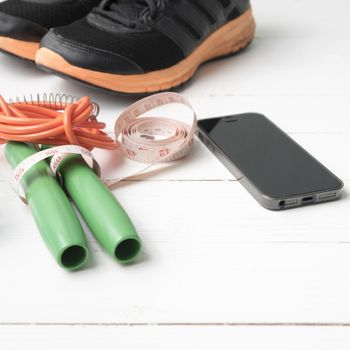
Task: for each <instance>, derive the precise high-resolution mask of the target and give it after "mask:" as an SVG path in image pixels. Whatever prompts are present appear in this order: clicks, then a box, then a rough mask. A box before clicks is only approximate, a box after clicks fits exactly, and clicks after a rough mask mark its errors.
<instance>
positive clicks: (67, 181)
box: [59, 155, 141, 263]
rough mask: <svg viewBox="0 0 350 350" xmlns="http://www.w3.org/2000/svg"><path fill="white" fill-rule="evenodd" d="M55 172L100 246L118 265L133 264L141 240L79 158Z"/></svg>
mask: <svg viewBox="0 0 350 350" xmlns="http://www.w3.org/2000/svg"><path fill="white" fill-rule="evenodd" d="M59 172H60V173H61V177H62V180H63V184H64V187H65V189H66V191H67V193H68V194H69V195H70V196H71V198H72V200H73V202H74V203H75V205H76V206H77V208H78V209H79V211H80V213H81V215H82V216H83V218H84V220H85V221H86V223H87V224H88V226H89V228H90V230H91V232H92V233H93V235H94V236H95V237H96V239H97V240H98V242H99V243H100V244H101V246H102V247H103V248H104V249H105V250H106V251H107V252H108V253H109V254H110V255H111V256H112V257H113V258H114V259H116V260H117V261H118V262H120V263H129V262H131V261H133V260H134V259H135V258H136V256H137V255H138V254H139V252H140V250H141V240H140V238H139V237H138V235H137V232H136V230H135V227H134V225H133V224H132V222H131V220H130V218H129V216H128V215H127V213H126V212H125V210H124V209H123V207H122V206H121V205H120V203H119V202H118V201H117V200H116V198H115V197H114V195H113V194H112V193H111V192H110V191H109V190H108V189H107V188H106V187H105V185H104V184H103V183H102V181H101V180H100V179H99V177H98V176H97V175H96V174H95V173H94V171H93V170H92V169H91V168H90V167H89V166H88V165H87V164H86V162H85V161H84V159H83V158H82V157H81V156H79V155H70V156H68V157H67V158H65V159H64V160H63V161H62V163H61V165H60V167H59Z"/></svg>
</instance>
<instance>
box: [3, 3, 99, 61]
mask: <svg viewBox="0 0 350 350" xmlns="http://www.w3.org/2000/svg"><path fill="white" fill-rule="evenodd" d="M100 2H101V0H7V1H5V2H1V3H0V50H2V51H5V52H7V53H10V54H13V55H15V56H19V57H21V58H25V59H29V60H33V61H34V59H35V53H36V51H37V49H38V48H39V42H40V40H41V38H42V37H43V36H44V35H45V34H46V33H47V31H48V30H49V29H50V28H53V27H58V26H63V25H67V24H69V23H72V22H73V21H76V20H77V19H79V18H82V17H84V16H86V15H87V14H88V13H89V12H90V11H91V9H92V8H93V7H95V6H97V5H98V4H99V3H100Z"/></svg>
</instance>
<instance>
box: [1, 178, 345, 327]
mask: <svg viewBox="0 0 350 350" xmlns="http://www.w3.org/2000/svg"><path fill="white" fill-rule="evenodd" d="M0 188H1V190H0V193H1V200H0V203H1V208H0V210H1V212H2V213H6V214H5V215H2V216H1V221H0V224H1V225H0V245H1V254H0V266H1V276H2V288H1V289H0V310H1V313H0V322H126V323H128V322H147V323H149V322H151V323H153V322H223V323H225V322H350V302H349V298H348V295H349V293H350V283H349V279H348V275H349V273H350V265H349V264H348V257H349V254H350V245H349V244H345V243H349V227H350V221H349V214H348V208H349V197H348V196H345V198H344V199H343V200H342V201H339V202H334V203H329V204H323V205H318V206H310V207H307V208H303V209H297V210H289V211H285V212H279V213H276V212H271V211H267V210H265V209H263V208H260V207H259V206H258V204H256V203H255V201H254V200H253V199H251V198H250V196H249V195H248V194H247V193H246V191H245V190H244V189H243V188H241V186H240V185H239V184H238V183H232V182H225V181H222V182H215V183H213V182H206V183H201V182H181V181H180V182H165V183H164V182H156V183H152V184H151V185H150V184H149V183H145V182H136V183H133V184H131V185H130V186H129V185H128V186H126V184H124V186H122V187H120V188H119V189H118V190H116V192H115V194H116V196H117V197H118V198H119V199H120V201H121V202H122V203H123V205H124V206H125V208H126V210H127V211H128V213H129V215H130V216H131V218H132V219H133V221H134V223H135V225H136V227H137V228H138V230H139V233H140V235H141V236H142V238H143V240H144V251H143V255H142V257H141V260H140V261H139V263H138V264H135V265H132V266H129V267H121V266H118V265H117V264H116V263H114V262H113V261H112V260H111V259H110V258H109V257H107V256H106V255H105V254H104V253H103V252H101V249H100V248H99V247H98V245H97V244H96V243H95V242H94V241H93V240H92V238H91V237H89V241H90V247H91V251H92V254H93V257H92V260H91V262H90V266H89V268H87V269H85V270H84V271H81V272H77V273H67V272H65V271H63V270H61V269H60V268H59V267H58V266H56V264H55V262H54V261H53V259H52V258H51V257H50V256H49V253H48V252H47V250H46V248H45V247H44V246H43V243H42V242H41V239H40V238H39V236H38V234H37V232H36V228H35V226H34V224H33V222H32V220H31V218H30V214H29V212H28V210H27V209H26V208H25V207H23V206H22V205H21V204H20V202H19V200H17V199H14V196H13V194H12V193H11V191H10V190H9V189H8V188H7V187H6V186H5V185H4V184H0ZM10 197H11V198H12V199H9V198H10ZM191 210H192V211H191Z"/></svg>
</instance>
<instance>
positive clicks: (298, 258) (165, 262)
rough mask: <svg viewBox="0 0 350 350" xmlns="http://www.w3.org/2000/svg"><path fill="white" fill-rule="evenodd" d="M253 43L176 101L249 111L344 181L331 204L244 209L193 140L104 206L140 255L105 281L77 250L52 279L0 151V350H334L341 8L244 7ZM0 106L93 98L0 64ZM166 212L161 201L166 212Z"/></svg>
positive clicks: (106, 100)
mask: <svg viewBox="0 0 350 350" xmlns="http://www.w3.org/2000/svg"><path fill="white" fill-rule="evenodd" d="M253 7H254V10H255V15H256V20H257V24H258V30H257V36H256V40H255V42H254V44H253V45H252V46H251V47H250V48H249V49H248V50H246V51H245V52H244V53H242V54H239V55H237V56H236V57H233V58H229V59H225V60H221V61H218V62H215V63H212V64H210V65H206V66H204V67H203V68H202V69H201V70H200V73H199V74H198V75H197V77H196V78H195V80H194V82H193V83H192V84H191V86H189V87H188V88H187V89H186V90H185V91H184V92H183V93H184V95H185V96H186V97H188V98H189V99H190V100H191V102H192V103H193V105H194V107H195V109H196V110H197V112H198V114H199V116H200V117H202V118H204V117H210V116H219V115H225V114H230V113H240V112H247V111H257V112H260V113H264V114H266V115H267V116H268V117H269V118H271V119H272V120H273V121H274V122H275V123H277V124H278V125H279V126H280V127H281V128H282V129H284V130H285V131H287V132H288V133H289V134H290V135H291V136H292V137H293V138H294V139H295V140H297V141H298V142H300V143H301V144H302V145H303V146H304V147H305V148H306V149H307V150H309V151H310V152H311V153H312V154H313V155H314V156H316V157H317V158H318V159H319V160H320V161H321V162H323V163H324V164H325V165H326V166H328V167H329V168H330V169H331V170H332V171H334V172H335V173H336V174H337V175H338V176H339V177H340V178H341V179H342V180H343V181H344V182H345V194H344V196H343V198H342V199H341V200H340V201H338V202H334V203H328V204H322V205H317V206H316V205H315V206H309V207H305V208H301V209H294V210H288V211H283V212H271V211H268V210H265V209H263V208H262V207H260V206H259V205H258V204H257V203H256V202H255V201H254V200H253V199H252V197H251V196H250V195H249V194H248V193H247V192H246V190H245V189H244V188H243V187H242V186H241V185H240V184H239V183H238V182H237V181H235V179H234V178H233V177H232V176H231V174H230V173H229V172H228V171H227V170H226V169H225V168H224V167H223V166H222V165H221V164H220V162H219V161H218V160H216V159H215V158H214V157H213V156H212V155H211V154H210V153H209V152H208V151H207V150H206V149H205V147H204V146H202V145H201V144H200V143H199V142H197V143H196V144H195V147H194V150H193V153H192V154H191V156H189V157H188V158H187V159H186V160H185V161H183V162H181V163H179V164H178V166H177V167H176V168H175V169H174V168H172V169H168V170H166V171H163V172H159V173H158V174H156V175H154V176H151V177H146V178H139V179H138V180H137V181H129V182H124V183H123V184H122V185H121V186H119V188H117V189H116V190H115V191H114V193H115V195H116V196H117V197H118V199H119V200H120V201H121V202H122V204H123V205H124V207H125V208H126V210H127V212H128V213H129V215H130V216H131V217H132V219H133V221H134V223H135V225H136V227H137V229H138V231H139V233H140V235H141V236H142V239H143V241H144V251H143V253H142V257H141V259H140V261H139V262H138V263H137V264H134V265H132V266H128V267H121V266H119V265H117V264H116V263H115V262H114V261H112V259H110V258H109V257H108V256H107V255H106V254H105V253H104V252H103V251H101V248H100V247H99V246H98V245H97V244H96V242H95V241H94V239H93V238H92V237H91V236H89V244H90V248H91V252H92V255H93V258H92V259H91V261H90V263H89V266H88V268H86V269H85V270H83V271H80V272H76V273H68V272H66V271H64V270H62V269H61V268H59V267H58V266H57V265H56V263H55V261H54V260H53V259H52V257H51V256H50V254H49V253H48V251H47V249H46V248H45V246H44V244H43V242H42V240H41V238H40V236H39V234H38V232H37V229H36V227H35V224H34V223H33V220H32V217H31V215H30V212H29V210H28V208H26V207H25V206H24V205H23V204H22V203H21V202H20V200H19V199H18V198H17V197H16V196H15V194H14V193H13V192H12V190H11V189H10V186H9V184H8V181H7V179H8V175H9V168H8V166H7V164H6V162H5V160H4V155H3V148H1V150H0V212H1V216H0V278H1V279H0V281H1V283H0V349H1V350H8V349H36V350H41V349H52V350H56V349H60V350H61V349H77V348H79V349H94V348H96V347H99V348H101V349H102V348H107V347H108V348H116V349H117V348H120V349H125V348H127V349H140V348H145V349H154V350H157V349H201V350H204V349H213V348H217V347H220V349H233V348H235V349H269V350H274V349H278V350H280V349H284V350H285V349H298V350H301V349H318V350H320V349H349V347H350V244H349V243H350V210H349V209H350V197H349V195H348V191H347V188H348V187H349V185H350V162H349V157H350V156H349V149H350V139H349V137H350V101H349V98H350V25H349V12H350V3H349V1H348V0H334V1H331V2H330V1H325V0H303V1H301V0H281V1H277V0H255V1H253ZM0 92H1V94H3V95H4V97H5V98H9V97H14V96H17V95H23V94H25V95H29V94H30V93H33V92H39V93H42V92H59V93H67V94H73V95H75V96H80V95H84V94H89V95H91V96H92V97H93V99H94V100H96V101H97V102H99V103H100V105H101V106H102V113H101V117H102V118H103V119H104V120H105V121H107V122H108V124H109V125H110V126H111V125H112V121H113V120H114V119H115V117H116V116H117V115H118V113H120V112H121V111H122V110H123V109H124V108H125V107H126V106H127V105H129V104H130V103H131V101H132V100H130V99H123V98H118V97H114V96H108V95H105V94H103V93H101V92H97V91H95V90H91V89H89V88H86V87H82V86H79V85H74V84H72V83H70V82H67V81H63V80H61V79H59V78H56V77H53V76H49V75H47V74H46V73H43V72H40V71H38V70H37V69H35V67H34V66H32V65H30V64H28V63H24V62H22V61H17V60H14V59H11V58H9V57H6V56H4V55H1V56H0ZM170 198H171V200H170Z"/></svg>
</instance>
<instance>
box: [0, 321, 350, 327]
mask: <svg viewBox="0 0 350 350" xmlns="http://www.w3.org/2000/svg"><path fill="white" fill-rule="evenodd" d="M9 326H13V327H16V326H21V327H23V326H31V327H32V326H38V327H43V326H45V327H57V326H66V327H72V326H79V327H80V326H85V327H317V328H319V327H345V328H350V323H324V322H266V323H264V322H260V323H259V322H234V323H231V322H174V323H173V322H161V323H156V322H155V323H154V322H152V323H147V322H132V323H126V322H78V323H75V322H0V327H9Z"/></svg>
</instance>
